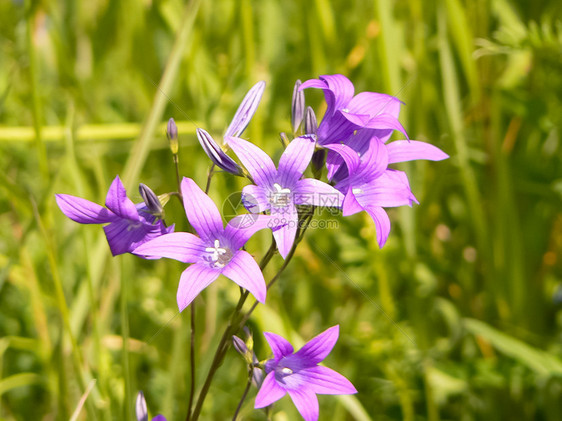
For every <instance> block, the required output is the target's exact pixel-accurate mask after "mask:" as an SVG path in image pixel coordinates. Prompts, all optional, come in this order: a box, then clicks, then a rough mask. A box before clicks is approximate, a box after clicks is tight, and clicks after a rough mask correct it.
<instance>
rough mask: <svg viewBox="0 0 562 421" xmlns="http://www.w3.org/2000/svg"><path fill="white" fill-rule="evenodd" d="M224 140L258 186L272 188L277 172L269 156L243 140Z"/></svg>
mask: <svg viewBox="0 0 562 421" xmlns="http://www.w3.org/2000/svg"><path fill="white" fill-rule="evenodd" d="M226 140H227V143H228V145H229V146H230V147H231V148H232V150H233V151H234V153H235V154H236V156H237V157H238V159H239V160H240V162H242V164H243V165H244V167H246V169H247V170H248V172H249V173H250V175H251V176H252V178H253V179H254V182H255V183H256V184H257V185H258V186H262V187H271V186H273V183H274V179H275V176H276V175H277V170H276V169H275V165H274V164H273V161H272V160H271V158H270V157H269V155H267V154H266V153H265V152H264V151H262V150H261V149H260V148H258V147H257V146H256V145H254V144H252V143H250V142H248V141H246V140H244V139H240V138H238V137H229V138H226Z"/></svg>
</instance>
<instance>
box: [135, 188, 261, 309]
mask: <svg viewBox="0 0 562 421" xmlns="http://www.w3.org/2000/svg"><path fill="white" fill-rule="evenodd" d="M181 192H182V196H183V204H184V207H185V213H186V215H187V219H188V220H189V223H190V224H191V226H192V227H193V228H194V229H195V231H196V232H197V234H198V235H199V236H196V235H193V234H190V233H186V232H175V233H171V234H167V235H163V236H161V237H158V238H156V239H154V240H152V241H149V242H147V243H145V244H143V245H142V246H140V247H138V248H137V249H136V250H135V251H134V254H137V255H140V256H147V257H152V258H153V257H167V258H169V259H175V260H179V261H180V262H184V263H192V264H191V265H190V266H189V267H188V268H187V269H186V270H184V271H183V273H182V275H181V278H180V283H179V287H178V293H177V301H178V307H179V309H180V311H183V310H184V309H185V308H186V307H187V306H188V305H189V304H190V303H191V302H192V301H193V299H194V298H195V297H196V296H197V295H198V294H199V293H200V292H201V291H202V290H203V289H205V288H206V287H207V286H208V285H210V284H211V283H212V282H213V281H215V280H216V279H217V278H218V277H219V275H221V274H222V275H224V276H226V277H227V278H229V279H231V280H232V281H234V282H235V283H237V284H238V285H239V286H241V287H242V288H245V289H247V290H248V291H250V292H251V293H252V294H253V295H254V297H256V299H257V300H258V301H260V302H262V303H263V302H264V301H265V294H266V287H265V280H264V278H263V274H262V272H261V270H260V268H259V266H258V264H257V263H256V261H255V260H254V259H253V257H252V256H251V255H250V254H249V253H248V252H246V251H244V250H240V248H241V247H242V246H244V244H246V242H247V241H248V240H249V239H250V237H251V236H252V235H253V234H254V233H255V232H256V231H258V230H261V229H263V228H269V227H270V224H271V218H270V217H269V216H266V215H240V216H237V217H235V218H233V219H232V220H230V221H229V222H228V224H226V227H225V226H224V225H223V221H222V218H221V215H220V213H219V211H218V209H217V207H216V206H215V204H214V203H213V201H212V200H211V198H210V197H209V196H207V195H206V194H205V193H204V192H203V191H202V190H201V189H200V188H199V186H197V184H195V182H194V181H193V180H192V179H190V178H185V177H184V179H183V180H182V182H181Z"/></svg>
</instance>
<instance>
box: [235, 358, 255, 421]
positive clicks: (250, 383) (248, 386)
mask: <svg viewBox="0 0 562 421" xmlns="http://www.w3.org/2000/svg"><path fill="white" fill-rule="evenodd" d="M253 376H254V365H253V364H252V365H250V369H249V370H248V381H247V382H246V387H245V388H244V393H243V394H242V397H241V398H240V402H238V406H237V407H236V412H234V416H233V417H232V421H236V418H237V417H238V413H239V412H240V409H242V405H243V404H244V401H245V400H246V396H248V392H249V391H250V386H252V377H253Z"/></svg>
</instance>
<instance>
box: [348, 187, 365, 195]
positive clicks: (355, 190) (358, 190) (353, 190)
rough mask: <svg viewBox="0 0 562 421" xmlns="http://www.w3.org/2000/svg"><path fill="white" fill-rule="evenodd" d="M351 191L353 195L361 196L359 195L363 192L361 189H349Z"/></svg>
mask: <svg viewBox="0 0 562 421" xmlns="http://www.w3.org/2000/svg"><path fill="white" fill-rule="evenodd" d="M351 191H352V192H353V194H361V193H363V190H362V189H358V188H355V189H351Z"/></svg>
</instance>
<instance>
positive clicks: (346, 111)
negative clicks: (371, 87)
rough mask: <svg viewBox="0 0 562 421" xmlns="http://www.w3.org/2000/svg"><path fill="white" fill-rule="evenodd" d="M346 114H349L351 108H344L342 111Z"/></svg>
mask: <svg viewBox="0 0 562 421" xmlns="http://www.w3.org/2000/svg"><path fill="white" fill-rule="evenodd" d="M341 110H342V111H343V112H344V113H348V112H349V108H342V109H341Z"/></svg>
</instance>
